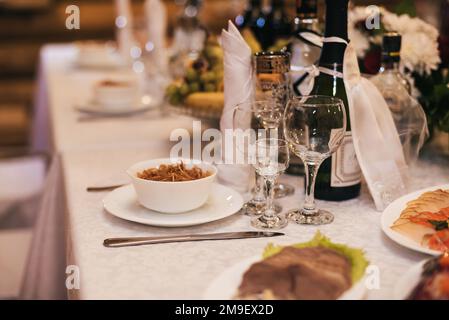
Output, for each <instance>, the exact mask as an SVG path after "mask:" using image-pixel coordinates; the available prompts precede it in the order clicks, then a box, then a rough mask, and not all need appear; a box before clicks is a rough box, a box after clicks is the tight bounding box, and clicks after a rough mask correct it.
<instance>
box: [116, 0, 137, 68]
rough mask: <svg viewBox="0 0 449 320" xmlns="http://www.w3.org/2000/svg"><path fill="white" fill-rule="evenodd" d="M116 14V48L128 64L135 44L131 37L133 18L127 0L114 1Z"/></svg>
mask: <svg viewBox="0 0 449 320" xmlns="http://www.w3.org/2000/svg"><path fill="white" fill-rule="evenodd" d="M115 8H116V13H117V19H116V27H117V46H118V49H119V52H120V55H121V56H122V58H123V59H124V60H125V61H127V62H129V61H130V60H131V56H130V51H131V48H132V46H133V45H134V44H135V41H134V36H133V16H132V12H131V4H130V2H129V0H115Z"/></svg>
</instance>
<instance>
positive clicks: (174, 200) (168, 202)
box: [127, 158, 217, 213]
mask: <svg viewBox="0 0 449 320" xmlns="http://www.w3.org/2000/svg"><path fill="white" fill-rule="evenodd" d="M180 161H183V162H184V164H185V165H186V166H187V168H191V167H192V166H194V165H196V166H198V167H199V168H201V169H203V170H206V171H209V172H210V173H211V175H209V176H207V177H205V178H202V179H197V180H192V181H179V182H163V181H152V180H145V179H141V178H139V177H138V176H137V174H138V173H139V172H142V171H143V170H146V169H149V168H157V167H159V165H161V164H173V163H179V162H180ZM127 173H128V175H129V176H130V177H131V180H132V183H133V186H134V189H135V191H136V193H137V200H138V201H139V203H140V204H141V205H142V206H144V207H145V208H148V209H151V210H155V211H159V212H164V213H180V212H186V211H190V210H193V209H196V208H199V207H201V206H202V205H203V204H204V203H205V202H206V201H207V199H208V197H209V194H210V191H211V188H212V183H213V182H214V180H215V176H216V175H217V168H216V167H214V166H213V165H211V164H208V163H206V162H199V163H197V161H195V162H192V160H189V159H173V160H171V159H170V158H165V159H155V160H148V161H142V162H139V163H136V164H134V165H133V166H131V167H130V168H129V169H128V170H127Z"/></svg>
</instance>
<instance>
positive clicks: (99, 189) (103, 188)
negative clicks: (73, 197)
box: [86, 183, 126, 192]
mask: <svg viewBox="0 0 449 320" xmlns="http://www.w3.org/2000/svg"><path fill="white" fill-rule="evenodd" d="M124 185H126V183H122V184H116V185H111V186H99V187H87V188H86V191H87V192H103V191H110V190H114V189H117V188H120V187H123V186H124Z"/></svg>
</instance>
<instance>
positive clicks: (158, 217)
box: [103, 183, 243, 227]
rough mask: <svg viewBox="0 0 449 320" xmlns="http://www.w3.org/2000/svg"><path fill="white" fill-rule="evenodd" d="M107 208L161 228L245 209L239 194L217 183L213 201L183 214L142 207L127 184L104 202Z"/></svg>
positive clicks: (225, 215)
mask: <svg viewBox="0 0 449 320" xmlns="http://www.w3.org/2000/svg"><path fill="white" fill-rule="evenodd" d="M173 201H176V197H174V199H173ZM103 206H104V208H105V209H106V211H107V212H109V213H110V214H112V215H114V216H116V217H119V218H122V219H125V220H128V221H133V222H137V223H142V224H147V225H150V226H157V227H187V226H195V225H199V224H203V223H207V222H212V221H216V220H220V219H223V218H226V217H229V216H231V215H233V214H235V213H237V212H238V211H239V210H240V209H241V208H242V206H243V198H242V196H241V195H240V194H239V193H238V192H237V191H234V190H233V189H231V188H228V187H225V186H223V185H221V184H217V183H214V184H213V185H212V190H211V194H210V196H209V199H208V200H207V202H206V203H205V204H204V205H203V206H201V207H200V208H198V209H195V210H191V211H188V212H183V213H161V212H157V211H152V210H149V209H147V208H145V207H143V206H141V205H140V204H139V203H138V202H137V196H136V192H135V191H134V188H133V186H132V185H127V186H123V187H121V188H118V189H115V190H114V191H112V192H110V193H109V194H108V195H107V196H106V197H105V198H104V199H103Z"/></svg>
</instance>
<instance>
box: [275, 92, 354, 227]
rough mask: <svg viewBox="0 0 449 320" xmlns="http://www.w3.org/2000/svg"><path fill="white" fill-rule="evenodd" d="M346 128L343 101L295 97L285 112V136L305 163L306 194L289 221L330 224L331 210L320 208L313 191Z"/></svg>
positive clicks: (326, 98) (315, 97) (323, 97)
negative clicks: (320, 172)
mask: <svg viewBox="0 0 449 320" xmlns="http://www.w3.org/2000/svg"><path fill="white" fill-rule="evenodd" d="M345 131H346V111H345V107H344V104H343V101H342V100H341V99H339V98H335V97H328V96H303V97H294V98H292V99H291V100H290V101H289V102H288V104H287V108H286V109H285V113H284V135H285V139H286V140H287V141H288V144H289V147H290V150H291V151H292V152H294V153H295V154H296V155H297V156H299V157H300V158H301V160H302V161H303V162H304V170H305V174H306V196H305V201H304V205H303V207H302V208H301V209H295V210H292V211H289V213H288V214H287V216H288V218H289V219H290V220H293V221H295V222H296V223H299V224H315V225H319V224H327V223H331V222H332V221H333V220H334V216H333V215H332V213H330V212H328V211H325V210H321V209H317V207H316V205H315V198H314V190H315V179H316V175H317V173H318V169H319V167H320V165H321V163H322V162H323V161H324V160H325V159H326V158H328V157H330V156H331V155H332V153H334V152H335V151H336V150H337V149H338V147H339V146H340V145H341V143H342V141H343V137H344V134H345Z"/></svg>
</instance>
